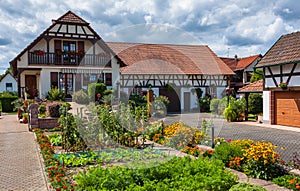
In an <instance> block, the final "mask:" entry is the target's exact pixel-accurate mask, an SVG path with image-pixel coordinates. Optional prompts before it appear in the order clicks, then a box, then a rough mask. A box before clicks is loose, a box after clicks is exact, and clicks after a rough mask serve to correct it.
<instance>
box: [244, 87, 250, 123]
mask: <svg viewBox="0 0 300 191" xmlns="http://www.w3.org/2000/svg"><path fill="white" fill-rule="evenodd" d="M248 98H249V93H245V100H246V107H245V121H248V109H249V101H248V100H249V99H248Z"/></svg>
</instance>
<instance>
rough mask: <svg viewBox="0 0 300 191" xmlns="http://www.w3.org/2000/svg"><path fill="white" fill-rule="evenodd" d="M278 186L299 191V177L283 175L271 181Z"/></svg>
mask: <svg viewBox="0 0 300 191" xmlns="http://www.w3.org/2000/svg"><path fill="white" fill-rule="evenodd" d="M272 181H273V182H274V183H275V184H277V185H279V186H284V187H286V188H289V189H292V190H300V177H299V176H296V175H284V176H280V177H277V178H274V179H273V180H272Z"/></svg>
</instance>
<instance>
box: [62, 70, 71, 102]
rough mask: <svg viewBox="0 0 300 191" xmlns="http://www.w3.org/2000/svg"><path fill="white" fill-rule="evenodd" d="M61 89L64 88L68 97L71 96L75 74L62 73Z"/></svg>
mask: <svg viewBox="0 0 300 191" xmlns="http://www.w3.org/2000/svg"><path fill="white" fill-rule="evenodd" d="M59 89H60V90H62V91H63V92H64V93H65V95H66V98H71V97H72V93H73V74H64V73H60V75H59Z"/></svg>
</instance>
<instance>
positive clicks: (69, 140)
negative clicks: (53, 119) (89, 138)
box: [58, 103, 87, 151]
mask: <svg viewBox="0 0 300 191" xmlns="http://www.w3.org/2000/svg"><path fill="white" fill-rule="evenodd" d="M69 109H70V104H69V103H64V104H62V106H61V108H60V110H59V112H60V117H59V119H58V123H59V125H61V126H62V146H63V148H64V149H65V150H66V151H77V150H85V148H86V147H87V146H86V144H85V143H84V141H83V139H82V137H81V136H80V133H79V132H78V130H77V125H76V121H75V118H74V116H73V114H71V113H68V110H69Z"/></svg>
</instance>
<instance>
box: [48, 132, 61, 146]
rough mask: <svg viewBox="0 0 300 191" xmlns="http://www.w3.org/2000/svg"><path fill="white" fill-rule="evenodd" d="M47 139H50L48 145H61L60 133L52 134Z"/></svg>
mask: <svg viewBox="0 0 300 191" xmlns="http://www.w3.org/2000/svg"><path fill="white" fill-rule="evenodd" d="M48 137H49V139H50V143H51V145H53V146H61V143H62V136H61V133H53V134H50V135H48Z"/></svg>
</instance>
